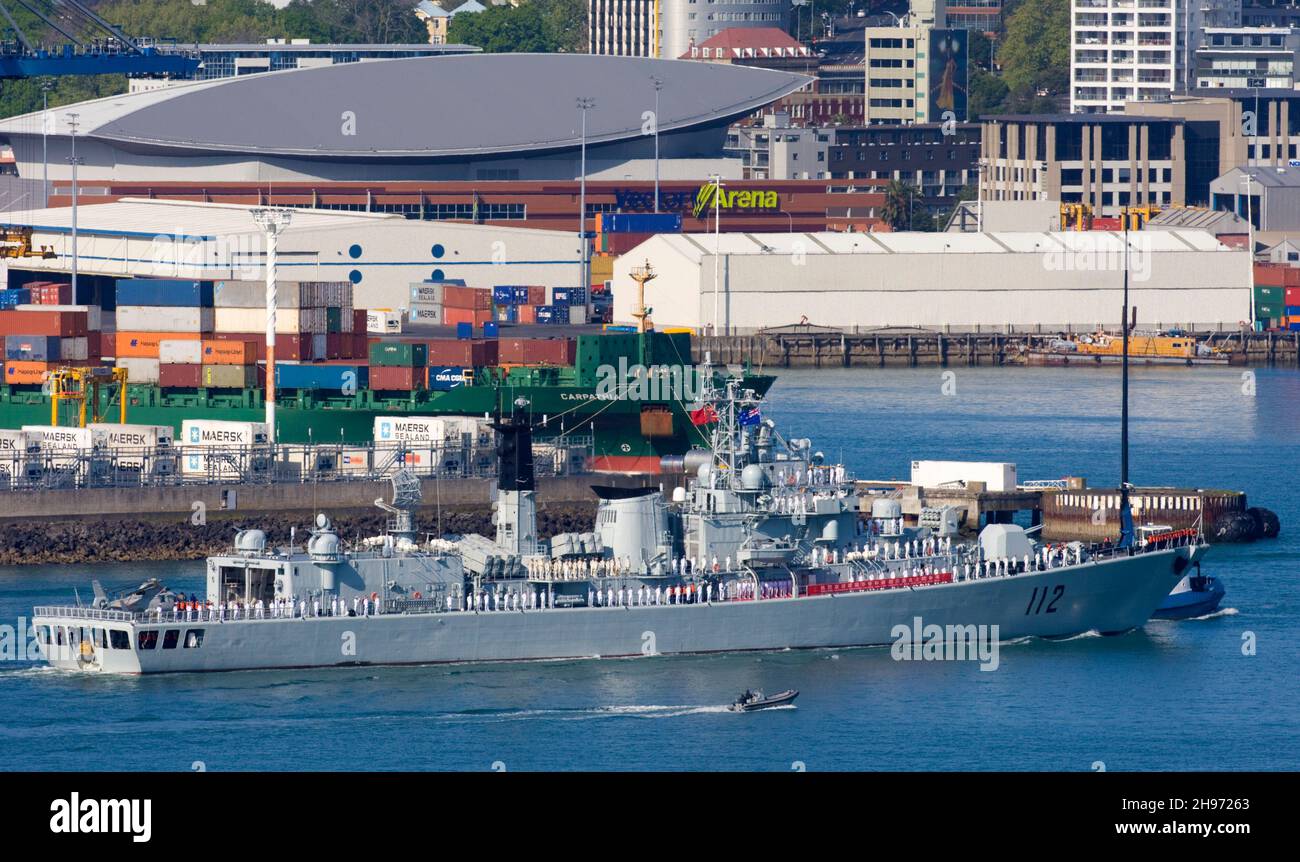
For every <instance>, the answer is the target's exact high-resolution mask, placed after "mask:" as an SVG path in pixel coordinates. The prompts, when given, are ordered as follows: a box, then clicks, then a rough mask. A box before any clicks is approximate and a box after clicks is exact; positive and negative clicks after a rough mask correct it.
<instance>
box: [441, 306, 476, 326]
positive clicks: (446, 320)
mask: <svg viewBox="0 0 1300 862" xmlns="http://www.w3.org/2000/svg"><path fill="white" fill-rule="evenodd" d="M442 322H443V325H444V326H454V327H456V331H457V332H459V331H460V325H461V324H462V323H463V324H465V325H467V326H469V327H471V328H472V327H473V326H474V309H472V308H451V307H448V306H445V305H444V306H443V307H442Z"/></svg>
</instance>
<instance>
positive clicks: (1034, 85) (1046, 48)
mask: <svg viewBox="0 0 1300 862" xmlns="http://www.w3.org/2000/svg"><path fill="white" fill-rule="evenodd" d="M1006 28H1007V33H1006V37H1005V38H1004V39H1003V40H1002V44H1001V47H999V49H998V63H999V65H1001V66H1002V79H1003V81H1005V82H1006V85H1007V87H1008V88H1009V89H1010V91H1011V92H1012V93H1013V94H1014V95H1015V96H1016V97H1017V98H1018V99H1021V100H1024V99H1033V98H1039V97H1043V96H1047V97H1051V96H1056V95H1059V94H1061V93H1065V92H1068V89H1069V79H1070V2H1069V0H1022V2H1021V3H1019V5H1017V6H1016V8H1015V11H1014V12H1012V13H1011V15H1010V17H1009V18H1007V24H1006Z"/></svg>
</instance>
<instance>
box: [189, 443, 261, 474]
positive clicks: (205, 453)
mask: <svg viewBox="0 0 1300 862" xmlns="http://www.w3.org/2000/svg"><path fill="white" fill-rule="evenodd" d="M180 462H181V475H183V476H211V477H213V478H217V479H239V478H241V477H242V476H244V475H246V474H248V473H257V472H265V471H266V470H268V469H270V467H271V466H272V461H271V451H270V449H267V450H266V451H265V452H259V453H246V452H228V453H227V452H223V453H220V454H217V453H216V452H214V451H213V450H210V449H205V448H199V449H197V450H196V449H194V448H192V447H186V448H185V449H183V450H182V451H181V457H180Z"/></svg>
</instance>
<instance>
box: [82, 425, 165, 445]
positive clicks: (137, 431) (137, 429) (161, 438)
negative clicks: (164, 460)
mask: <svg viewBox="0 0 1300 862" xmlns="http://www.w3.org/2000/svg"><path fill="white" fill-rule="evenodd" d="M86 427H87V428H90V429H91V430H93V431H99V432H102V433H103V434H104V442H105V445H106V446H107V447H108V448H109V449H157V448H166V447H169V446H171V445H172V444H173V443H174V442H175V441H174V438H175V436H176V432H175V431H174V430H173V429H172V426H170V425H119V424H117V423H115V422H92V423H90V424H89V425H87V426H86Z"/></svg>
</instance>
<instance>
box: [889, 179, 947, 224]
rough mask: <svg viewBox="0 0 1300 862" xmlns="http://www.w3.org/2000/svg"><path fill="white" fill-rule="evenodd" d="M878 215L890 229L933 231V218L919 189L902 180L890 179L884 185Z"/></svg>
mask: <svg viewBox="0 0 1300 862" xmlns="http://www.w3.org/2000/svg"><path fill="white" fill-rule="evenodd" d="M880 217H881V218H882V219H884V221H885V222H886V223H887V224H888V225H889V229H890V230H919V231H933V230H934V229H935V228H934V218H933V217H932V216H931V215H930V208H929V207H927V206H926V205H925V202H924V201H923V200H922V199H921V191H920V190H919V189H918V188H917V187H916V186H913V185H909V184H907V183H905V182H903V181H902V180H890V181H889V185H887V186H885V204H884V206H883V207H881V209H880Z"/></svg>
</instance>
